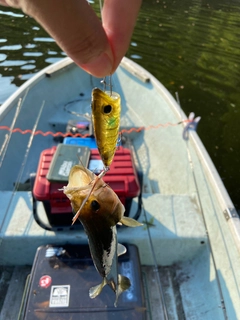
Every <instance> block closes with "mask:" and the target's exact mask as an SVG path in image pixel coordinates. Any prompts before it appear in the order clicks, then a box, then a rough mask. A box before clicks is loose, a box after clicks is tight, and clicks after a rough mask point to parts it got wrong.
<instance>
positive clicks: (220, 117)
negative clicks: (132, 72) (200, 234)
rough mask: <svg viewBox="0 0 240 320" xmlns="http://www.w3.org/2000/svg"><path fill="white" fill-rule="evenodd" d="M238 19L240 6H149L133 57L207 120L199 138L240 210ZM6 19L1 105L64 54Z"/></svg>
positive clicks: (34, 27) (147, 2)
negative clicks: (29, 79)
mask: <svg viewBox="0 0 240 320" xmlns="http://www.w3.org/2000/svg"><path fill="white" fill-rule="evenodd" d="M91 3H92V4H91V5H92V6H93V7H94V9H95V10H97V12H99V7H98V6H99V4H98V1H97V2H96V3H93V1H91ZM10 11H11V12H10ZM239 15H240V4H239V3H238V2H237V1H231V2H230V1H221V3H220V2H218V1H215V0H214V1H212V0H211V1H208V2H207V1H198V0H183V1H176V0H175V1H173V0H171V1H169V0H165V1H160V0H155V1H154V0H144V1H143V4H142V10H141V12H140V15H139V18H138V22H137V25H136V29H135V32H134V35H133V37H132V40H131V44H130V46H129V50H128V52H127V56H128V57H130V58H131V59H133V60H135V61H136V62H137V63H139V64H141V65H142V66H143V67H144V68H146V69H147V70H149V71H150V72H151V73H152V74H153V75H155V76H156V77H157V78H158V79H159V80H160V81H161V82H162V83H163V84H164V85H165V86H166V87H167V88H168V90H169V91H170V92H171V93H172V94H173V95H175V92H178V93H179V96H180V101H181V105H182V107H183V109H184V111H185V112H186V113H187V114H188V113H190V112H191V111H194V112H195V114H197V115H201V117H202V120H201V122H200V125H199V128H198V132H199V135H200V137H201V139H202V141H203V143H204V144H205V146H206V148H207V150H208V152H209V154H210V156H211V158H212V159H213V161H214V163H215V165H216V167H217V169H218V171H219V173H220V175H221V177H222V179H223V181H224V183H225V185H226V187H227V189H228V191H229V193H230V196H231V198H232V199H233V201H234V204H235V205H236V207H237V208H239V209H240V200H239V196H238V195H239V193H240V183H239V182H238V181H240V168H239V161H240V160H239V158H240V157H239V156H240V154H239V153H240V138H239V132H238V131H239V130H238V123H239V121H240V106H239V101H240V92H239V89H238V88H239V81H240V80H239V79H240V68H239V66H240V41H239V39H240V19H239ZM0 16H1V19H0V29H1V35H0V38H1V39H0V73H1V75H2V78H0V86H1V88H3V91H2V93H1V94H0V103H2V102H3V101H4V100H5V99H6V97H7V95H8V94H10V93H11V91H12V90H15V88H16V86H19V85H21V84H22V83H23V82H24V81H25V80H26V79H28V78H29V77H30V76H31V74H33V73H36V72H37V71H39V70H41V69H42V68H44V67H45V66H47V65H48V64H49V63H53V62H55V61H57V60H58V59H61V58H63V57H64V53H63V52H62V51H61V50H60V49H59V47H58V46H57V45H56V44H55V42H54V40H53V39H52V38H51V37H49V35H48V34H47V33H46V32H45V31H44V30H43V29H42V28H41V27H40V26H39V25H38V24H37V23H36V22H35V21H34V20H33V19H31V18H29V17H27V16H25V15H24V14H22V13H21V12H20V11H18V10H10V9H9V8H3V7H1V10H0Z"/></svg>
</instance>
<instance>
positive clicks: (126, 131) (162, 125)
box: [0, 119, 190, 138]
mask: <svg viewBox="0 0 240 320" xmlns="http://www.w3.org/2000/svg"><path fill="white" fill-rule="evenodd" d="M183 122H190V121H189V120H188V119H186V120H183V121H181V122H178V123H170V122H168V123H165V124H161V123H160V124H158V125H156V126H154V125H150V126H148V127H139V128H131V129H123V130H121V131H120V133H121V134H123V133H127V134H129V133H131V132H133V131H134V132H140V131H143V130H151V129H158V128H160V127H162V128H167V127H175V126H178V125H179V124H181V123H183ZM0 130H7V131H10V127H8V126H0ZM12 132H13V133H14V132H19V133H21V134H27V133H30V134H31V133H32V130H30V129H27V130H22V129H20V128H15V129H13V130H12ZM39 134H40V135H42V136H44V137H45V136H48V135H51V136H53V137H57V136H62V137H69V136H70V137H82V138H86V137H89V136H90V134H89V133H86V134H81V133H71V132H66V133H62V132H55V133H54V132H51V131H47V132H43V131H41V130H37V131H36V132H35V133H34V135H35V136H36V135H39Z"/></svg>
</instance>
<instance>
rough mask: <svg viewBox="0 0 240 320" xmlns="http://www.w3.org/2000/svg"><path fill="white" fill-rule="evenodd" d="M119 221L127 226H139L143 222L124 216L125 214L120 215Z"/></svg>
mask: <svg viewBox="0 0 240 320" xmlns="http://www.w3.org/2000/svg"><path fill="white" fill-rule="evenodd" d="M120 222H121V223H122V224H124V225H125V226H127V227H140V226H143V224H142V223H140V222H138V221H137V220H135V219H132V218H129V217H125V216H123V217H122V219H121V220H120Z"/></svg>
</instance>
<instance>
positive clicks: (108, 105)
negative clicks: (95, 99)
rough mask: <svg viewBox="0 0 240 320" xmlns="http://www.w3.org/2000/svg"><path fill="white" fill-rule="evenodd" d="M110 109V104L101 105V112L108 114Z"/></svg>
mask: <svg viewBox="0 0 240 320" xmlns="http://www.w3.org/2000/svg"><path fill="white" fill-rule="evenodd" d="M111 111H112V106H111V105H110V104H107V105H106V106H104V107H103V112H104V113H106V114H108V113H110V112H111Z"/></svg>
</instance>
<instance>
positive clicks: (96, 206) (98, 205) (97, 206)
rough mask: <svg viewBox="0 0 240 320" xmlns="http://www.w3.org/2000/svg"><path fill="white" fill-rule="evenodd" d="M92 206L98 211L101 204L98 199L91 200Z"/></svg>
mask: <svg viewBox="0 0 240 320" xmlns="http://www.w3.org/2000/svg"><path fill="white" fill-rule="evenodd" d="M91 208H92V210H93V211H95V212H97V211H98V210H99V209H100V204H99V203H98V202H97V201H96V200H93V201H92V202H91Z"/></svg>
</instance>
